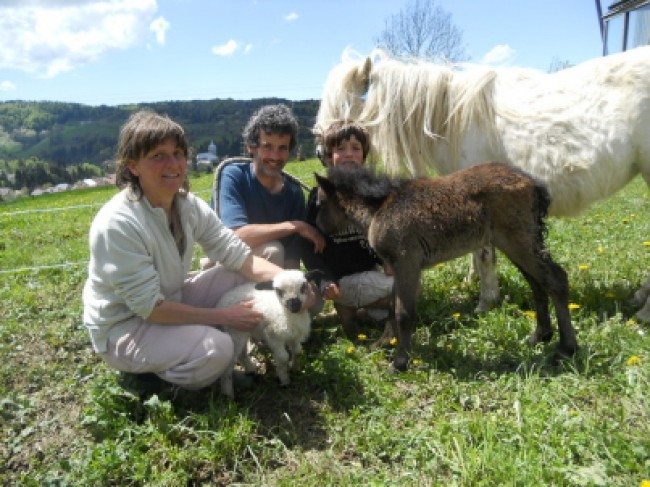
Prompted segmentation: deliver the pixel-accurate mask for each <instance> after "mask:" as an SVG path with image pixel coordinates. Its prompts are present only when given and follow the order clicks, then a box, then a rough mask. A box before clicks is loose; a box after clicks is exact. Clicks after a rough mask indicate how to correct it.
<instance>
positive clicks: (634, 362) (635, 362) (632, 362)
mask: <svg viewBox="0 0 650 487" xmlns="http://www.w3.org/2000/svg"><path fill="white" fill-rule="evenodd" d="M639 364H641V357H637V356H636V355H632V356H631V357H630V358H629V359H627V365H639ZM649 487H650V486H649Z"/></svg>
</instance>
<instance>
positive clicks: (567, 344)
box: [499, 234, 578, 358]
mask: <svg viewBox="0 0 650 487" xmlns="http://www.w3.org/2000/svg"><path fill="white" fill-rule="evenodd" d="M511 237H512V238H511V239H509V240H508V242H506V243H505V244H504V245H503V246H500V247H499V248H500V249H501V250H502V251H503V252H504V253H505V254H506V255H507V256H508V258H509V259H510V260H512V262H513V263H514V264H515V265H516V266H517V267H518V268H519V270H520V271H521V272H522V274H523V275H524V277H525V278H526V280H527V281H528V283H529V284H530V287H531V289H532V291H533V295H534V298H535V306H536V312H537V328H536V330H535V332H534V333H533V335H532V336H531V338H530V343H531V344H535V343H538V342H539V341H549V340H550V339H551V337H552V335H553V330H552V328H551V319H550V316H549V311H548V295H550V296H551V299H552V300H553V305H554V307H555V314H556V316H557V324H558V329H559V331H560V341H559V343H558V346H557V349H556V357H557V358H565V357H570V356H572V355H573V354H574V353H575V352H576V350H578V342H577V340H576V336H575V330H574V329H573V326H572V325H571V316H570V313H569V280H568V278H567V274H566V272H565V270H564V269H563V268H562V267H561V266H560V265H558V264H556V263H555V262H554V261H553V260H552V259H551V257H550V256H549V255H548V251H547V250H546V248H545V247H544V244H543V242H535V241H530V239H528V241H527V240H526V239H525V238H522V239H518V238H517V235H516V234H514V235H513V234H511ZM522 242H526V243H523V244H522Z"/></svg>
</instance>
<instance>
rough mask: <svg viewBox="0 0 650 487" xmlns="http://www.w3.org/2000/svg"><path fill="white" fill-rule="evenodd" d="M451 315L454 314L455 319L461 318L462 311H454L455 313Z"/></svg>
mask: <svg viewBox="0 0 650 487" xmlns="http://www.w3.org/2000/svg"><path fill="white" fill-rule="evenodd" d="M451 316H452V317H453V318H455V319H458V318H460V313H454V314H453V315H451Z"/></svg>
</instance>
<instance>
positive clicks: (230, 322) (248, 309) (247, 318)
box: [221, 300, 264, 332]
mask: <svg viewBox="0 0 650 487" xmlns="http://www.w3.org/2000/svg"><path fill="white" fill-rule="evenodd" d="M254 303H255V301H254V300H250V301H244V302H242V303H239V304H235V305H234V306H229V307H228V308H222V309H221V311H223V313H224V319H223V321H224V323H223V324H224V326H228V327H230V328H234V329H235V330H239V331H243V332H250V331H253V330H254V329H255V328H256V327H257V326H258V325H259V324H260V323H261V322H262V319H263V318H264V315H263V314H262V313H260V312H259V311H257V310H255V309H253V304H254Z"/></svg>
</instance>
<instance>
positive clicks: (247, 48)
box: [244, 44, 253, 54]
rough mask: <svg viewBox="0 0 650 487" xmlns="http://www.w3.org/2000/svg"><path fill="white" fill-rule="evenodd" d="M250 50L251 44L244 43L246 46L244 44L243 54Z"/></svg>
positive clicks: (251, 48)
mask: <svg viewBox="0 0 650 487" xmlns="http://www.w3.org/2000/svg"><path fill="white" fill-rule="evenodd" d="M252 50H253V44H246V46H244V54H248V53H249V52H251V51H252Z"/></svg>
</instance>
